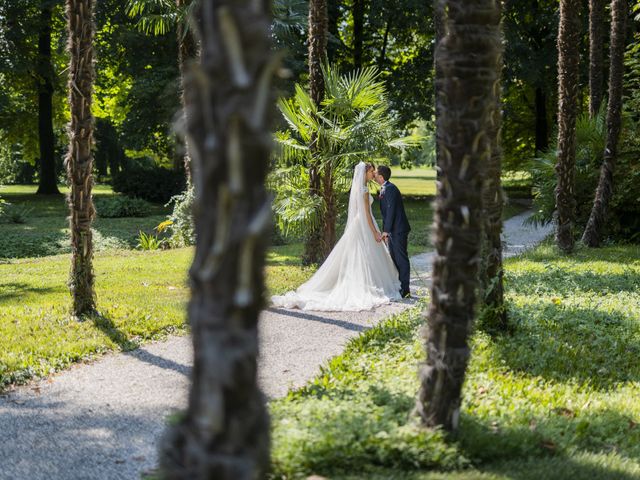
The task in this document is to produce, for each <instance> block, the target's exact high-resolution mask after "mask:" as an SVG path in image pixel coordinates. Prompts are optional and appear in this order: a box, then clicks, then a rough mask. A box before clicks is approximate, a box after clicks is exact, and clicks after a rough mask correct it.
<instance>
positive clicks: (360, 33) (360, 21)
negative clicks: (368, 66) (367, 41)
mask: <svg viewBox="0 0 640 480" xmlns="http://www.w3.org/2000/svg"><path fill="white" fill-rule="evenodd" d="M364 2H365V0H353V7H352V8H353V10H352V16H353V68H355V69H360V68H362V49H363V46H364V10H365V4H364Z"/></svg>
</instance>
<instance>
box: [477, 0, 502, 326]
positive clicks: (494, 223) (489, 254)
mask: <svg viewBox="0 0 640 480" xmlns="http://www.w3.org/2000/svg"><path fill="white" fill-rule="evenodd" d="M496 4H497V7H498V9H499V11H500V13H499V14H500V15H501V13H502V12H501V10H502V2H501V1H498V2H496ZM500 38H502V28H501V26H500ZM501 73H502V41H500V61H499V65H498V75H499V76H500V75H501ZM494 95H495V100H496V105H495V108H494V109H493V114H492V118H491V128H490V130H489V136H490V138H491V156H490V157H489V159H488V162H487V165H486V168H485V177H486V181H485V184H484V189H483V192H482V204H483V207H484V219H485V222H484V246H483V250H484V257H485V258H484V262H483V265H482V275H481V280H482V283H483V285H482V292H483V295H484V307H485V308H484V311H483V317H484V318H483V320H484V325H485V327H486V328H489V329H490V330H495V331H502V332H503V331H505V330H506V329H507V312H506V310H505V306H504V283H503V276H504V272H503V269H502V238H501V234H502V207H503V204H504V201H503V195H502V182H501V178H500V175H501V173H502V146H501V144H500V130H501V126H502V95H501V85H500V82H496V84H495V90H494Z"/></svg>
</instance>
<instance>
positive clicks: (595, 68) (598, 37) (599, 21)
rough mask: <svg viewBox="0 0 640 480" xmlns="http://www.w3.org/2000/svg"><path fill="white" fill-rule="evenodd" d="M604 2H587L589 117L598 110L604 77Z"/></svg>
mask: <svg viewBox="0 0 640 480" xmlns="http://www.w3.org/2000/svg"><path fill="white" fill-rule="evenodd" d="M604 5H605V2H604V0H589V115H590V116H591V118H594V117H595V116H596V115H597V114H598V111H599V110H600V104H601V103H602V96H603V76H604V68H603V67H604Z"/></svg>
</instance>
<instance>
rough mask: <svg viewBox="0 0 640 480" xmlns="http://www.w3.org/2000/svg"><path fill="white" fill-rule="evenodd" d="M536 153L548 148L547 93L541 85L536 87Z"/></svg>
mask: <svg viewBox="0 0 640 480" xmlns="http://www.w3.org/2000/svg"><path fill="white" fill-rule="evenodd" d="M535 107H536V153H538V152H546V151H547V150H548V149H549V121H548V119H547V95H546V93H545V91H544V90H543V89H542V87H536V99H535Z"/></svg>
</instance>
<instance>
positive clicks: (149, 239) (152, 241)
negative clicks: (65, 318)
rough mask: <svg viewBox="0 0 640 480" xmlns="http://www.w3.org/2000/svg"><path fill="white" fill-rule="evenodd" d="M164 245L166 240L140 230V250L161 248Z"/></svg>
mask: <svg viewBox="0 0 640 480" xmlns="http://www.w3.org/2000/svg"><path fill="white" fill-rule="evenodd" d="M163 245H164V241H163V240H160V239H159V238H158V237H157V236H155V235H152V234H147V233H144V232H143V231H140V233H139V236H138V245H137V247H138V248H139V249H140V250H159V249H160V248H162V247H163Z"/></svg>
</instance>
